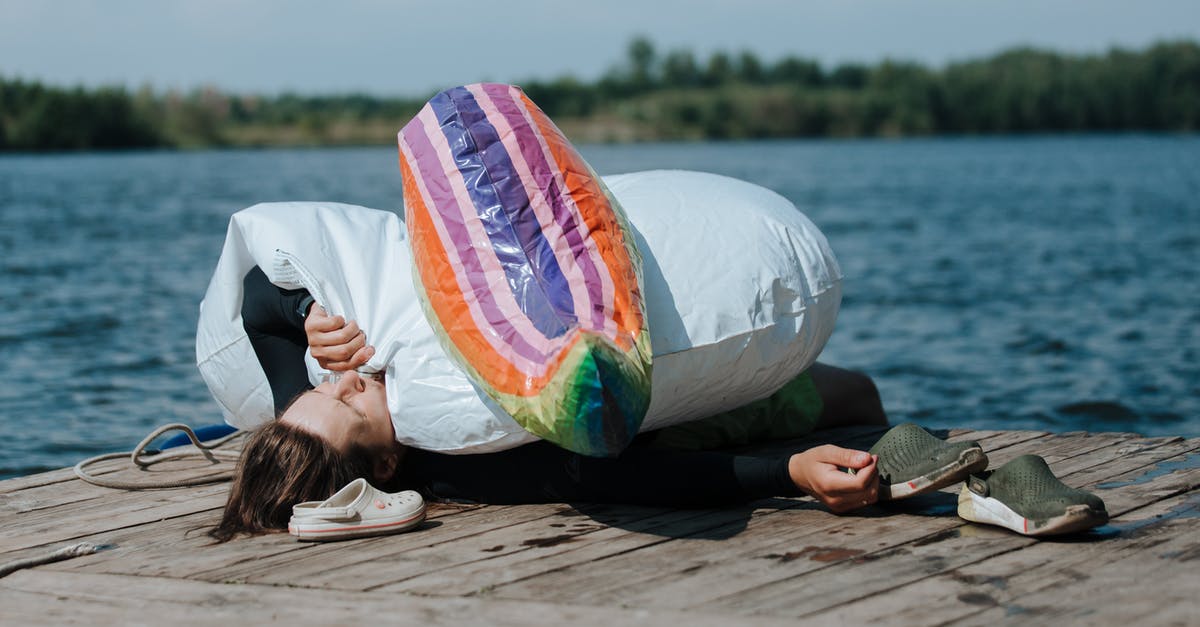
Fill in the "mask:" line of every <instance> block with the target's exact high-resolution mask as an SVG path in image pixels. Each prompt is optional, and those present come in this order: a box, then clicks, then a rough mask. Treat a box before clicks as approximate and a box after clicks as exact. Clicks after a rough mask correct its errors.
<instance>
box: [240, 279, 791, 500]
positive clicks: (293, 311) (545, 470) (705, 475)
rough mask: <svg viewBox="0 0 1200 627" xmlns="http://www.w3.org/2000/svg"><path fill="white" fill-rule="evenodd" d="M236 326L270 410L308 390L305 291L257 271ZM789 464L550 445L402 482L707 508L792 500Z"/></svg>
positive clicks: (468, 458)
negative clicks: (590, 452) (600, 453)
mask: <svg viewBox="0 0 1200 627" xmlns="http://www.w3.org/2000/svg"><path fill="white" fill-rule="evenodd" d="M243 284H244V287H245V291H244V297H243V300H242V324H243V325H244V327H245V329H246V333H247V334H248V335H249V336H250V343H251V345H253V346H254V353H255V355H256V356H257V357H258V361H259V363H261V364H262V367H263V370H264V371H265V372H266V374H267V380H268V381H270V384H271V394H272V395H273V397H274V400H275V408H276V410H277V411H282V409H283V408H284V407H286V406H287V404H288V403H289V402H290V401H291V399H292V398H293V397H295V396H296V395H297V394H300V393H301V392H304V391H306V390H308V389H311V387H312V386H310V385H309V382H308V372H307V370H306V368H305V365H304V351H305V349H306V348H307V339H306V337H305V334H304V318H303V317H302V315H301V312H300V311H299V308H300V306H301V304H302V302H303V301H305V299H306V297H307V296H308V292H307V291H305V290H285V289H282V288H279V287H276V286H275V285H273V284H272V283H271V282H270V281H268V280H267V277H266V275H265V274H264V273H263V272H262V270H260V269H259V268H258V267H255V268H254V269H253V270H251V271H250V273H249V274H247V275H246V278H245V281H244V282H243ZM788 458H789V456H787V455H783V456H776V457H748V456H742V455H733V454H730V453H724V452H719V451H681V450H674V449H667V448H654V447H652V446H650V445H649V444H648V440H647V439H646V438H644V437H640V436H639V438H638V439H635V440H634V442H633V444H632V445H630V446H629V448H627V449H626V450H625V452H623V453H622V454H621V455H620V456H619V457H615V458H597V457H587V456H584V455H579V454H577V453H572V452H571V451H568V450H566V449H563V448H559V447H558V446H555V445H553V444H550V443H549V442H535V443H532V444H526V445H525V446H520V447H517V448H514V449H510V450H507V451H501V452H498V453H485V454H479V455H443V454H440V453H431V452H429V451H422V450H419V449H412V448H410V449H409V450H408V451H407V453H406V454H405V455H404V461H403V464H402V467H401V476H402V482H403V483H404V484H405V485H407V486H410V487H414V488H416V489H419V490H421V491H423V492H425V493H426V494H428V495H430V496H433V497H438V498H452V499H463V500H471V501H478V502H481V503H546V502H593V503H629V504H637V505H658V506H668V507H671V506H673V507H708V506H719V505H729V504H734V503H742V502H746V501H751V500H754V499H760V498H766V497H771V496H796V495H798V494H800V491H799V490H798V489H797V488H796V486H795V485H794V484H793V483H792V481H791V479H790V477H789V475H788V472H787V463H788Z"/></svg>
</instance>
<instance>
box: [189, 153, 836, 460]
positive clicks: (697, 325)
mask: <svg viewBox="0 0 1200 627" xmlns="http://www.w3.org/2000/svg"><path fill="white" fill-rule="evenodd" d="M604 182H605V184H606V185H607V187H608V189H609V190H610V191H611V193H612V195H613V196H614V197H615V198H616V199H618V200H619V201H620V203H621V206H622V207H623V208H624V210H625V212H626V215H627V216H628V217H629V221H630V224H631V227H632V230H633V233H634V237H635V241H636V243H637V246H638V248H639V250H640V251H641V254H642V258H643V273H644V277H643V278H644V286H645V287H644V289H645V292H644V298H645V303H646V314H647V317H648V320H649V323H648V325H647V326H648V328H649V329H650V339H651V349H652V353H653V359H654V369H653V372H652V376H651V388H652V392H651V402H650V407H649V409H648V411H647V413H646V417H645V420H644V421H643V423H642V430H643V431H646V430H649V429H654V428H658V427H662V426H667V425H670V424H677V423H680V422H685V421H688V420H693V419H696V418H703V417H705V416H709V415H712V414H714V413H717V412H720V411H724V410H727V409H731V408H734V407H738V406H741V405H743V404H745V403H747V402H750V401H753V400H756V399H759V398H763V397H766V396H768V395H770V394H771V393H773V392H775V391H776V390H778V389H779V388H780V387H781V386H782V385H783V384H784V383H786V382H787V381H789V380H791V379H792V378H794V377H795V376H796V375H797V374H798V373H800V372H801V371H803V370H804V369H806V368H807V367H808V366H809V365H811V364H812V362H813V361H815V360H816V357H817V355H818V354H819V353H820V352H821V349H822V348H823V347H824V345H825V342H826V340H827V339H828V338H829V335H830V333H832V331H833V326H834V321H835V320H836V318H837V311H838V306H839V303H840V300H841V291H840V281H841V272H840V270H839V268H838V265H837V262H836V260H835V259H834V257H833V254H832V252H831V251H830V250H829V246H828V244H827V242H826V240H825V237H824V236H823V235H822V234H821V233H820V232H819V231H818V230H817V228H816V227H815V226H813V224H812V223H811V222H810V221H809V220H808V219H807V218H806V217H805V216H804V215H803V214H802V213H800V212H799V211H797V210H796V208H795V206H793V205H792V203H791V202H789V201H788V200H786V199H784V198H783V197H781V196H779V195H778V194H775V193H774V192H772V191H770V190H767V189H765V188H762V187H759V186H757V185H753V184H750V183H746V182H744V181H739V180H736V179H731V178H727V177H723V176H717V175H713V174H704V173H699V172H683V171H651V172H638V173H632V174H624V175H617V176H607V177H604ZM277 251H280V252H277ZM277 259H280V260H282V261H281V262H280V263H279V264H278V266H279V267H276V265H277V264H276V261H277ZM411 263H412V262H411V257H410V251H409V246H408V242H407V240H406V237H405V232H404V226H403V225H402V224H401V223H400V221H399V220H398V219H396V217H395V216H394V215H392V214H390V213H386V212H382V211H375V210H372V209H365V208H362V207H353V206H349V205H337V204H331V203H271V204H263V205H257V206H255V207H251V208H249V209H246V210H244V211H242V212H239V213H237V214H235V215H234V216H233V218H232V219H231V221H230V227H229V233H228V235H227V236H226V241H225V248H224V250H223V252H222V254H221V258H220V260H219V261H218V264H217V270H216V272H215V274H214V276H213V279H212V281H211V282H210V284H209V288H208V292H207V293H206V295H205V299H204V303H203V304H202V306H201V312H200V324H199V330H198V332H197V337H196V349H197V361H198V363H199V366H200V371H201V374H202V375H203V376H204V379H205V381H206V382H207V383H208V385H209V389H210V390H211V391H212V392H213V395H214V397H216V398H217V400H218V402H219V403H220V404H221V406H222V408H223V410H224V411H225V415H226V419H227V421H228V422H229V423H230V424H233V425H235V426H239V427H242V428H251V427H253V426H255V425H257V424H259V423H261V422H264V421H266V420H269V419H270V418H271V416H272V414H273V407H274V405H273V402H272V399H271V391H270V388H269V386H268V385H267V380H266V376H265V375H264V374H263V372H262V368H261V367H260V366H259V365H258V362H257V360H256V359H255V356H254V351H253V349H252V348H251V347H250V343H249V340H248V338H246V334H245V331H244V330H243V329H242V325H241V318H240V315H239V311H240V308H241V285H242V277H243V276H245V273H246V272H248V271H249V269H250V268H251V267H252V266H254V265H256V264H257V265H259V266H261V267H262V268H263V270H264V272H266V273H267V276H268V278H270V279H271V280H272V282H274V283H276V284H277V285H281V286H283V287H299V286H303V287H307V288H309V289H310V291H313V293H314V297H315V298H317V300H318V302H320V303H321V304H322V305H324V306H325V307H326V309H328V310H329V311H331V312H332V313H335V314H342V315H345V316H347V317H348V318H353V319H357V320H358V321H359V322H360V325H361V326H362V328H363V329H365V330H366V333H367V337H368V338H369V339H370V340H371V342H372V343H373V344H375V346H377V347H379V349H380V350H379V352H378V353H377V356H376V358H373V359H372V364H371V365H372V366H375V367H379V366H386V368H387V376H386V385H387V393H388V406H389V408H390V410H391V412H392V421H393V424H394V425H395V428H396V437H397V439H398V440H399V441H401V442H402V443H405V444H408V445H411V446H416V447H418V448H423V449H426V450H433V451H442V452H447V453H481V452H489V451H496V450H503V449H506V448H511V447H514V446H517V445H520V444H524V443H527V442H531V441H534V440H535V439H537V438H536V437H535V436H533V435H532V434H531V433H529V432H528V431H526V430H525V429H523V428H522V427H521V426H520V425H518V424H517V423H516V422H515V421H513V420H512V418H511V417H509V416H508V415H507V414H506V413H505V412H504V411H503V410H501V409H500V408H499V407H498V406H497V405H496V404H495V403H494V402H492V401H491V399H490V397H488V395H487V394H485V393H483V392H482V391H480V390H479V389H478V388H477V387H475V386H474V385H473V384H472V383H471V380H470V379H469V378H468V377H467V376H466V375H465V374H464V373H463V372H462V371H461V370H460V369H459V368H458V367H457V366H456V365H455V364H454V363H453V362H452V361H451V360H450V359H449V358H448V357H447V356H446V354H445V352H444V351H443V350H442V347H441V346H440V344H439V341H438V339H437V337H436V334H435V333H434V332H433V330H432V328H431V327H430V326H429V324H428V323H427V322H426V321H425V317H424V313H423V312H422V311H421V306H420V304H419V300H418V299H417V295H416V293H415V290H414V287H413V283H412V280H411V275H410V273H409V271H408V268H409V267H410V264H411ZM297 267H302V268H303V272H300V271H297V270H296V268H297ZM305 277H307V278H305ZM314 287H316V288H317V290H316V291H314V289H313V288H314ZM318 291H319V292H321V293H320V295H318ZM389 351H390V357H389V356H388V353H389ZM308 366H309V373H310V379H311V380H312V381H313V382H314V383H315V382H318V381H319V380H320V379H319V377H320V370H319V369H318V367H317V365H316V363H315V362H314V361H312V360H311V359H309V360H308Z"/></svg>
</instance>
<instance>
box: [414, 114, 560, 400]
mask: <svg viewBox="0 0 1200 627" xmlns="http://www.w3.org/2000/svg"><path fill="white" fill-rule="evenodd" d="M425 110H428V107H427V108H426V109H425ZM425 110H422V112H424V111H425ZM435 128H436V127H435ZM413 130H414V131H416V132H421V130H420V129H417V128H415V127H414V128H413ZM439 134H440V133H439ZM400 150H401V152H403V153H404V158H405V159H406V160H407V161H408V162H409V163H410V164H415V163H417V160H416V157H415V156H414V155H413V154H412V148H411V146H409V144H408V142H407V141H406V140H404V138H403V136H401V139H400ZM413 180H414V181H415V182H416V184H417V192H418V193H419V194H420V195H421V199H422V200H423V201H424V203H425V206H426V207H428V208H431V210H430V213H431V214H432V215H431V216H430V219H431V221H432V222H433V225H434V229H435V230H436V231H437V233H438V239H440V240H441V242H442V247H443V248H444V249H445V251H446V260H447V262H449V263H450V265H451V266H452V267H453V268H454V270H455V272H454V278H455V281H456V282H457V283H458V289H459V291H460V292H461V294H462V297H463V301H464V302H465V303H466V305H467V311H469V312H470V314H471V320H472V322H473V323H474V324H475V326H476V327H477V328H478V329H479V331H480V334H481V335H483V337H484V338H485V339H486V340H487V342H488V344H489V345H491V347H492V350H494V351H495V352H496V353H497V354H499V355H504V356H505V357H506V358H507V359H508V361H509V362H510V363H512V365H513V367H515V368H517V369H518V370H520V371H521V372H525V373H527V374H529V375H530V376H535V377H540V376H543V375H544V374H545V372H546V369H547V368H546V363H545V360H544V359H543V360H541V361H535V360H530V359H527V358H525V357H523V356H522V355H521V354H520V353H518V352H517V351H516V350H515V349H514V348H513V347H512V346H511V345H510V343H506V342H503V341H501V338H499V337H497V334H496V333H495V332H493V325H492V324H491V323H490V322H489V321H488V318H487V315H486V314H485V313H484V312H483V307H482V306H481V304H480V303H479V298H478V296H477V295H476V294H475V290H474V289H473V288H472V286H471V284H470V283H469V282H468V280H467V278H466V275H465V272H463V263H462V260H461V259H459V257H458V249H457V248H456V247H455V246H454V244H453V242H451V241H450V237H449V235H448V234H447V233H446V230H445V225H443V224H442V222H441V220H440V216H438V214H437V211H434V210H432V208H433V207H435V206H436V205H434V204H433V199H432V198H431V196H430V194H429V190H428V189H426V187H425V180H424V179H423V177H421V176H420V175H419V174H417V173H414V175H413ZM505 286H506V287H507V283H506V284H505ZM443 322H446V321H443ZM447 332H448V331H447ZM544 339H545V338H543V340H544ZM543 352H544V351H543Z"/></svg>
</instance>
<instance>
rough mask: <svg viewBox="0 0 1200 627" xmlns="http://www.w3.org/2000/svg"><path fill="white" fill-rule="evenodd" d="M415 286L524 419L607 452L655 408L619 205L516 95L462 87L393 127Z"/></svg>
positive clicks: (568, 444)
mask: <svg viewBox="0 0 1200 627" xmlns="http://www.w3.org/2000/svg"><path fill="white" fill-rule="evenodd" d="M398 143H399V146H400V170H401V174H402V176H403V181H404V204H405V216H406V222H407V226H408V235H409V243H410V246H411V248H412V251H413V260H414V261H415V266H414V267H413V282H414V284H415V285H416V288H417V294H418V296H419V297H420V298H421V301H422V305H423V306H424V308H425V313H426V317H427V319H428V320H429V324H430V326H431V327H432V328H433V330H434V332H435V333H437V335H438V337H439V338H440V339H441V340H442V346H443V347H444V348H445V349H446V354H447V355H448V356H449V357H450V358H451V359H452V360H453V361H454V362H455V363H456V364H458V366H459V367H460V368H462V370H463V372H465V373H466V374H467V375H468V376H469V377H470V378H471V380H472V382H473V383H474V384H475V385H477V386H478V387H479V388H480V389H482V390H484V392H486V393H487V395H488V396H490V397H491V398H492V400H494V401H495V402H496V403H497V404H499V405H500V407H501V408H503V409H504V411H505V412H506V413H507V414H508V415H510V416H512V417H513V419H515V420H516V421H517V423H518V424H520V425H521V426H523V427H524V428H525V429H526V430H528V431H529V432H530V433H533V434H534V435H536V436H538V437H541V438H543V439H545V440H549V441H551V442H554V443H555V444H558V445H559V446H562V447H563V448H566V449H568V450H571V451H575V452H577V453H582V454H585V455H596V456H613V455H617V454H619V453H620V452H621V451H622V450H624V449H625V446H626V445H628V444H629V442H630V441H631V440H632V439H633V436H634V435H636V434H637V432H638V428H639V427H640V426H641V424H642V419H643V418H644V417H645V414H646V408H647V407H648V405H649V403H650V371H651V359H650V335H649V332H648V331H647V329H646V316H645V312H644V309H643V304H642V289H641V278H640V274H641V258H640V257H639V255H638V253H637V250H636V248H635V247H634V244H633V237H632V234H631V233H630V232H629V229H628V225H627V221H626V219H625V216H624V214H623V212H622V210H621V207H620V205H619V203H617V202H616V201H615V200H613V199H612V198H611V197H610V196H609V194H608V193H607V190H605V189H604V184H603V183H602V182H601V180H600V177H598V176H596V174H595V173H594V172H593V171H592V170H591V168H590V167H589V166H588V165H587V163H586V162H585V161H584V160H583V157H581V156H580V155H579V153H578V152H577V151H576V150H575V148H574V147H573V146H571V144H570V142H568V141H567V139H566V137H564V136H563V134H562V133H561V132H560V131H559V130H558V128H557V127H555V126H554V124H553V122H551V121H550V118H549V117H547V116H546V114H545V113H543V112H542V111H541V110H540V109H539V108H538V107H537V106H536V105H534V104H533V102H531V101H530V100H529V99H528V98H527V97H526V96H525V94H524V93H523V92H522V91H521V90H520V89H519V88H517V87H514V86H511V85H502V84H495V83H485V84H474V85H467V86H465V87H455V88H453V89H449V90H446V91H444V92H441V93H439V94H437V95H436V96H434V97H433V98H432V99H431V100H430V101H429V102H428V103H427V104H426V105H425V106H424V107H423V108H422V109H421V111H420V112H419V113H418V114H417V115H416V117H415V118H414V119H413V120H412V121H411V122H409V123H408V124H407V125H405V127H404V128H403V129H402V130H401V131H400V133H399V135H398Z"/></svg>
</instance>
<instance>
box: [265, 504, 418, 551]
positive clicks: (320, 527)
mask: <svg viewBox="0 0 1200 627" xmlns="http://www.w3.org/2000/svg"><path fill="white" fill-rule="evenodd" d="M424 521H425V508H424V507H422V508H421V511H419V512H417V513H416V514H411V515H409V516H406V517H402V518H399V519H397V520H383V521H380V522H376V523H373V524H370V525H361V524H352V525H346V524H342V523H336V522H329V523H321V522H301V523H296V522H289V523H288V533H290V534H292V535H293V536H295V537H296V539H297V540H305V541H313V542H319V541H328V540H348V539H351V538H366V537H369V536H381V535H386V534H392V533H400V532H402V531H408V530H409V529H412V528H414V527H416V526H417V525H420V524H421V523H422V522H424Z"/></svg>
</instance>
